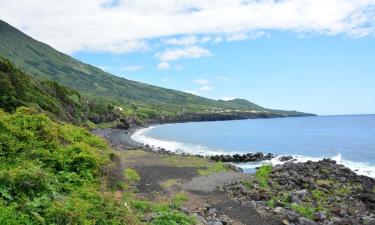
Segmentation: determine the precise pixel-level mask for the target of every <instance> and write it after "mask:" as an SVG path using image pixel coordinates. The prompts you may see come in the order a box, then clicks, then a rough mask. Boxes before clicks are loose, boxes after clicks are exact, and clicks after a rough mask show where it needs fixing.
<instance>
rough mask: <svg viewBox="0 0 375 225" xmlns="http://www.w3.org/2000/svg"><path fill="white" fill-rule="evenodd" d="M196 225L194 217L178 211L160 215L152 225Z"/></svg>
mask: <svg viewBox="0 0 375 225" xmlns="http://www.w3.org/2000/svg"><path fill="white" fill-rule="evenodd" d="M191 224H195V219H194V218H193V217H190V216H187V215H186V214H184V213H181V212H178V211H172V212H161V213H158V214H157V216H156V217H155V219H153V220H152V221H151V225H191Z"/></svg>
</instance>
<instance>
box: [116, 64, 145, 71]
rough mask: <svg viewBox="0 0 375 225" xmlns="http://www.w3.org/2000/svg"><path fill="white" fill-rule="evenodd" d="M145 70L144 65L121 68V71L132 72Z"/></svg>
mask: <svg viewBox="0 0 375 225" xmlns="http://www.w3.org/2000/svg"><path fill="white" fill-rule="evenodd" d="M141 69H143V65H128V66H124V67H122V68H120V70H121V71H130V72H135V71H138V70H141Z"/></svg>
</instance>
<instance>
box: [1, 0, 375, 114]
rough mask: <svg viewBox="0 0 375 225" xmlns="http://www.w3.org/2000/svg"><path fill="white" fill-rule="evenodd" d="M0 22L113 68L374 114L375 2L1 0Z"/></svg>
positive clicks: (287, 103) (197, 86) (283, 103)
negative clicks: (2, 21)
mask: <svg viewBox="0 0 375 225" xmlns="http://www.w3.org/2000/svg"><path fill="white" fill-rule="evenodd" d="M0 6H1V7H0V19H2V20H4V21H6V22H8V23H10V24H11V25H13V26H15V27H17V28H18V29H20V30H21V31H23V32H25V33H27V34H29V35H30V36H32V37H34V38H36V39H37V40H40V41H42V42H45V43H47V44H49V45H51V46H52V47H54V48H56V49H58V50H59V51H62V52H64V53H66V54H69V55H71V56H73V57H74V58H77V59H79V60H81V61H83V62H86V63H89V64H92V65H95V66H98V67H100V68H101V69H103V70H105V71H108V72H110V73H112V74H114V75H117V76H120V77H124V78H127V79H131V80H137V81H141V82H145V83H149V84H153V85H157V86H162V87H167V88H171V89H176V90H181V91H185V92H190V93H193V94H197V95H200V96H204V97H208V98H213V99H225V100H228V99H233V98H245V99H248V100H250V101H252V102H254V103H257V104H259V105H262V106H264V107H269V108H275V109H288V110H298V111H304V112H311V113H317V114H320V115H337V114H362V113H375V88H374V87H375V0H263V1H262V0H256V1H255V0H159V1H151V0H115V1H113V0H80V1H76V0H65V1H57V0H12V1H9V0H0Z"/></svg>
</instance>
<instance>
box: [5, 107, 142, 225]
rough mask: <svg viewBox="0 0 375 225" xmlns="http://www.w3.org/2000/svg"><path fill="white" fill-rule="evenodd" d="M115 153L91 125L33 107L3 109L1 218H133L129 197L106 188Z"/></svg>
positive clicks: (94, 220)
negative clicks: (63, 120)
mask: <svg viewBox="0 0 375 225" xmlns="http://www.w3.org/2000/svg"><path fill="white" fill-rule="evenodd" d="M111 155H112V152H111V151H110V149H109V148H108V147H107V146H106V144H105V142H104V141H103V140H102V139H100V138H99V137H96V136H93V135H91V134H90V133H89V132H88V131H86V130H85V129H82V128H78V127H75V126H72V125H66V124H59V123H57V122H54V121H53V120H51V119H50V118H49V117H48V116H46V115H43V114H40V113H38V111H37V110H34V109H30V108H19V109H17V110H16V112H15V113H13V114H6V113H4V112H2V111H0V162H1V163H0V224H43V223H46V224H93V223H96V224H129V223H133V222H129V221H132V217H133V216H132V215H131V214H130V213H129V212H128V209H127V208H126V207H124V202H123V200H122V199H117V197H116V196H115V194H114V193H107V192H103V190H102V189H101V188H100V181H101V180H103V178H101V174H102V168H103V167H104V166H105V165H106V164H108V163H109V162H110V158H111ZM122 172H123V170H122ZM122 172H121V173H122ZM100 190H102V191H100ZM134 223H135V222H134Z"/></svg>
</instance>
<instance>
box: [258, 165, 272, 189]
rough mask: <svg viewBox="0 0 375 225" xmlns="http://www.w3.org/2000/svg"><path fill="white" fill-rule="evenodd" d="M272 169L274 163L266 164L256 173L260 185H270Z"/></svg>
mask: <svg viewBox="0 0 375 225" xmlns="http://www.w3.org/2000/svg"><path fill="white" fill-rule="evenodd" d="M271 171H272V165H270V164H266V165H263V166H261V167H259V168H258V169H257V171H256V173H255V177H256V179H257V180H258V183H259V186H260V187H264V188H265V187H268V180H269V174H270V173H271Z"/></svg>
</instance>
